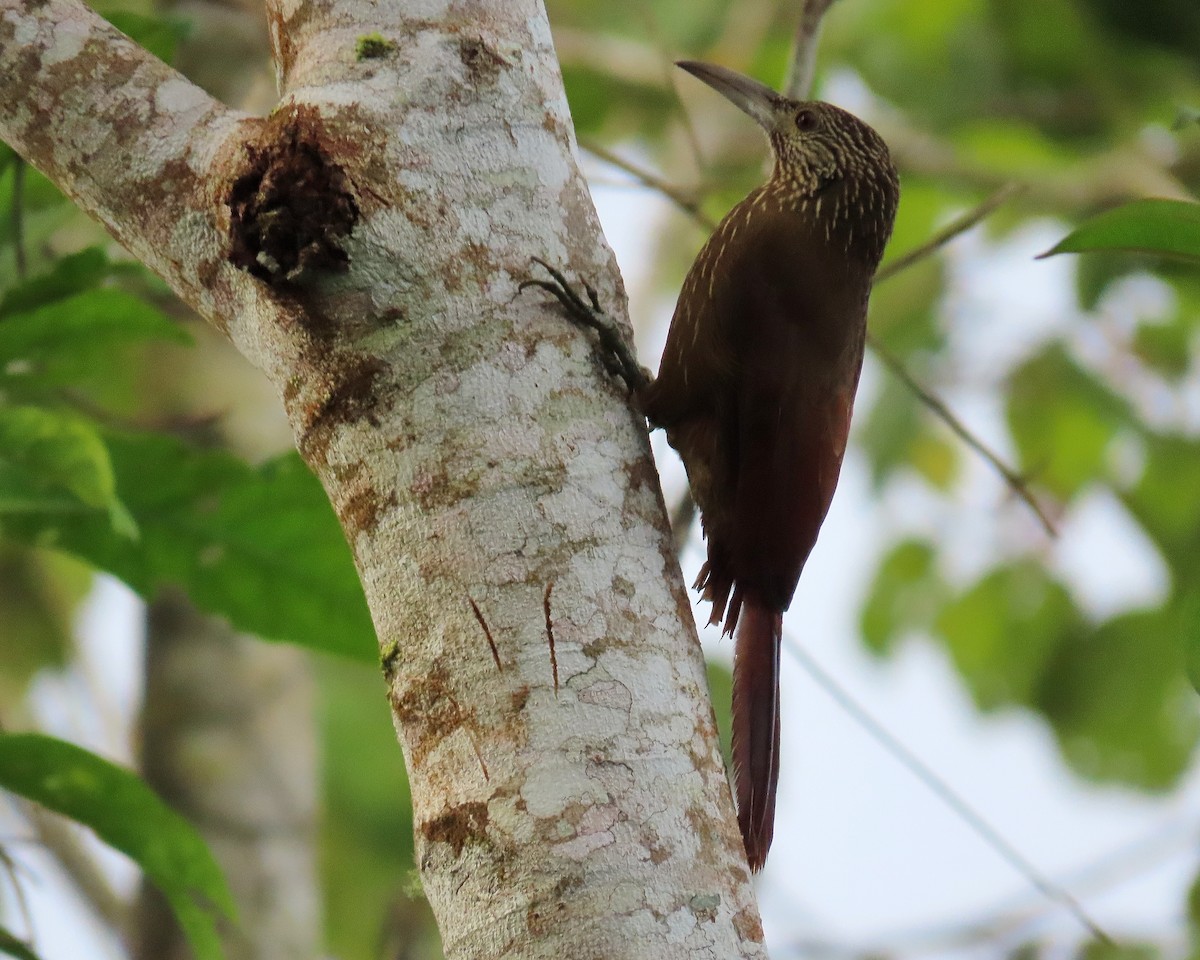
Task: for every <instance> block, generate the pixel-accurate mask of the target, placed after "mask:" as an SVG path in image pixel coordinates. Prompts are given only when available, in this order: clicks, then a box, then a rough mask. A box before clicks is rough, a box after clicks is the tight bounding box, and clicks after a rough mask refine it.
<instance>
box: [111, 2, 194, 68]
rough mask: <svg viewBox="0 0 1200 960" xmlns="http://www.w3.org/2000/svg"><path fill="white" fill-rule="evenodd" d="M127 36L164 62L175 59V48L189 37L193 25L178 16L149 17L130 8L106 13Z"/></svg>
mask: <svg viewBox="0 0 1200 960" xmlns="http://www.w3.org/2000/svg"><path fill="white" fill-rule="evenodd" d="M105 19H106V20H108V22H109V23H111V24H112V25H113V26H114V27H116V28H117V29H118V30H120V31H121V32H122V33H123V34H125V36H127V37H129V39H131V40H133V41H134V42H135V43H138V44H140V45H141V46H143V47H145V49H147V50H149V51H150V52H151V53H152V54H154V56H156V57H158V59H159V60H161V61H163V62H164V63H170V62H171V61H172V60H173V59H175V48H176V47H178V46H179V44H180V43H181V42H182V41H183V40H185V39H186V38H187V35H188V33H189V32H190V30H191V25H190V24H189V23H188V22H187V21H186V20H180V19H178V18H176V17H148V16H145V15H144V14H140V13H133V12H132V11H129V10H120V11H115V10H114V11H112V12H111V13H107V14H105Z"/></svg>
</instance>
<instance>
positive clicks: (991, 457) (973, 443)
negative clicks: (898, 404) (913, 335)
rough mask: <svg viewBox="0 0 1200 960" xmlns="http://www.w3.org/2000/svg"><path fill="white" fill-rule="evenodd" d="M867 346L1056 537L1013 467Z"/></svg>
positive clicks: (885, 353)
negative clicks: (985, 462) (978, 456)
mask: <svg viewBox="0 0 1200 960" xmlns="http://www.w3.org/2000/svg"><path fill="white" fill-rule="evenodd" d="M867 343H869V344H870V346H871V349H872V350H874V351H875V355H876V356H877V357H878V358H879V359H880V360H881V361H882V362H883V365H884V366H885V367H887V368H888V369H889V370H890V371H892V373H893V374H894V375H895V376H896V377H897V378H898V379H899V380H900V382H901V383H903V384H904V385H905V386H906V387H908V389H909V390H911V391H912V392H913V394H914V395H916V397H917V399H918V400H920V401H921V402H922V403H923V404H925V406H927V407H928V408H929V409H930V410H932V411H933V412H934V413H935V414H936V415H937V416H938V418H939V419H941V421H942V422H943V423H945V424H946V426H947V427H949V428H950V430H951V431H952V432H953V433H954V435H955V436H956V437H958V438H959V439H960V440H961V441H962V442H963V443H965V444H966V445H967V446H968V447H970V448H971V449H972V450H974V451H975V452H976V453H977V454H979V455H980V456H981V457H983V459H984V460H986V461H987V462H988V463H990V464H991V465H992V467H993V469H995V471H996V472H997V473H998V474H1000V476H1001V477H1003V478H1004V482H1005V483H1006V484H1007V485H1008V488H1009V489H1010V490H1012V492H1013V493H1015V494H1016V495H1017V496H1018V497H1019V498H1020V499H1021V500H1022V501H1024V503H1025V504H1026V506H1028V507H1029V509H1030V510H1032V511H1033V512H1034V514H1035V515H1036V516H1037V518H1038V521H1039V522H1040V523H1041V525H1042V529H1043V530H1045V531H1046V534H1047V535H1048V536H1050V537H1057V536H1058V529H1057V528H1056V527H1055V526H1054V523H1053V522H1052V521H1051V520H1050V518H1049V517H1048V516H1047V515H1046V511H1045V510H1043V509H1042V505H1041V504H1040V503H1038V501H1037V498H1036V497H1034V495H1033V492H1032V491H1031V490H1030V489H1029V484H1028V483H1026V482H1025V478H1024V477H1022V476H1020V474H1018V473H1017V472H1016V471H1015V470H1013V469H1012V467H1010V466H1008V464H1006V463H1005V462H1004V461H1003V460H1001V459H1000V457H999V455H998V454H996V453H995V452H994V451H993V450H992V449H991V448H990V447H988V446H987V444H985V443H984V442H983V441H982V440H980V439H979V438H978V437H977V436H975V434H973V433H972V432H971V431H970V430H969V429H967V427H966V426H965V425H964V424H963V422H962V421H961V420H959V419H958V417H956V416H955V415H954V414H953V413H952V412H951V410H950V408H949V407H947V406H946V404H945V403H943V402H942V400H941V398H940V397H938V396H937V395H936V394H933V393H931V392H930V391H929V390H927V389H926V388H925V387H923V386H922V385H921V384H920V383H918V382H917V379H916V378H915V377H914V376H913V375H912V374H911V373H909V371H908V368H907V367H905V366H904V364H903V363H902V362H901V361H900V358H899V357H897V356H896V355H895V354H894V353H892V352H891V351H890V350H888V349H887V347H885V346H883V345H882V344H881V343H880V342H879V341H878V340H876V339H875V338H874V337H872V336H871V335H870V334H867Z"/></svg>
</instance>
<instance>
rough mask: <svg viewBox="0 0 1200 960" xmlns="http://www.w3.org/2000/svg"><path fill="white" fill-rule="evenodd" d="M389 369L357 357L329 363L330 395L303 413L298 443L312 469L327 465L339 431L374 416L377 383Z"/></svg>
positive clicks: (362, 357) (326, 378) (369, 359)
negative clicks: (330, 446) (339, 428)
mask: <svg viewBox="0 0 1200 960" xmlns="http://www.w3.org/2000/svg"><path fill="white" fill-rule="evenodd" d="M387 369H388V367H387V364H385V363H384V362H383V361H382V360H379V359H377V358H375V357H367V356H359V355H354V354H348V355H346V356H345V357H342V358H340V360H338V361H330V364H329V370H328V371H327V372H326V374H325V378H324V379H325V381H326V382H327V392H326V393H325V395H324V398H323V399H322V400H321V402H320V403H316V404H314V405H313V406H312V407H311V408H310V409H308V410H305V411H304V413H303V421H304V422H303V426H302V427H301V430H300V438H299V441H298V443H297V446H298V447H299V449H300V453H301V455H302V456H303V457H304V459H305V460H306V461H307V462H308V463H309V464H310V465H312V466H316V465H317V464H323V463H325V462H326V459H327V454H328V450H329V443H330V441H331V439H332V438H333V434H334V430H335V428H336V427H338V426H339V425H341V424H345V423H351V422H354V421H357V420H361V419H363V418H364V417H365V418H368V419H370V418H372V417H373V416H374V411H375V406H376V404H377V403H379V396H378V382H379V380H380V378H381V377H382V376H383V374H384V373H386V372H387Z"/></svg>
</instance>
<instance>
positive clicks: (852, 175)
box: [677, 60, 895, 192]
mask: <svg viewBox="0 0 1200 960" xmlns="http://www.w3.org/2000/svg"><path fill="white" fill-rule="evenodd" d="M677 65H678V66H680V67H682V68H683V69H684V70H686V71H687V72H688V73H690V74H691V75H692V76H694V77H696V78H697V79H699V80H702V81H704V82H705V83H706V84H708V85H709V86H710V87H712V88H713V89H714V90H716V91H717V92H718V93H719V94H721V95H722V96H723V97H725V99H727V100H729V101H730V102H731V103H733V104H734V105H735V106H736V107H738V109H740V110H741V111H742V112H743V113H746V114H749V115H750V116H751V117H753V118H754V120H755V121H757V123H758V125H759V126H760V127H762V128H763V130H764V131H766V134H767V137H768V139H769V140H770V141H771V148H772V150H773V151H774V153H775V176H776V177H777V178H786V179H787V180H793V181H796V182H797V185H798V186H801V187H802V188H807V189H808V190H810V191H812V192H816V191H818V190H820V189H821V188H822V187H824V186H826V185H827V184H829V183H831V182H834V181H837V180H855V179H860V178H865V179H874V178H876V177H879V176H883V177H885V178H887V179H890V180H891V181H893V182H894V180H895V169H894V168H893V166H892V161H891V157H890V156H889V154H888V149H887V145H886V144H885V143H884V142H883V138H882V137H880V136H879V134H877V133H876V132H875V131H874V130H873V129H871V127H869V126H868V125H867V124H865V123H863V122H862V121H861V120H859V119H858V117H856V116H854V114H852V113H848V112H847V111H845V110H842V109H841V108H840V107H835V106H833V105H832V104H829V103H823V102H822V101H820V100H792V99H789V98H788V97H785V96H783V95H782V94H779V93H776V92H775V91H774V90H772V89H771V88H770V87H768V86H766V85H765V84H762V83H759V82H758V81H757V80H754V79H752V78H750V77H747V76H745V75H743V74H740V73H735V72H734V71H733V70H727V69H726V68H725V67H718V66H716V65H715V64H711V63H700V62H698V61H695V60H681V61H679V63H678V64H677Z"/></svg>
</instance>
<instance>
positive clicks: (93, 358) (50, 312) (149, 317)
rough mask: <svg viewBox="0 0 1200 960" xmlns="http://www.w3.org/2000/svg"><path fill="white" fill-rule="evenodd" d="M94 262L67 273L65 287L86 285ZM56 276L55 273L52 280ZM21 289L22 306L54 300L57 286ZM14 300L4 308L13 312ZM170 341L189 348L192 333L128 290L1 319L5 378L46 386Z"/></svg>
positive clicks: (87, 295) (81, 296)
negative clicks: (148, 344) (146, 344)
mask: <svg viewBox="0 0 1200 960" xmlns="http://www.w3.org/2000/svg"><path fill="white" fill-rule="evenodd" d="M94 268H95V265H94V263H76V264H75V265H74V266H73V267H72V268H71V269H70V270H69V271H68V270H64V272H63V274H62V275H61V276H62V277H63V282H64V284H65V285H67V286H70V285H72V284H84V283H86V282H87V280H88V279H89V278H90V276H92V275H93V274H91V271H92V270H94ZM52 277H54V274H51V278H52ZM51 278H47V285H46V286H38V285H37V281H35V282H34V283H31V284H26V285H25V286H24V287H21V288H18V289H17V290H16V291H14V294H13V295H12V297H13V298H15V302H16V303H18V304H19V303H22V302H30V301H33V302H36V301H37V300H38V299H39V298H41V297H43V296H49V291H50V290H51V289H53V288H52V286H50V284H52V283H53V282H54V281H53V280H52V279H51ZM8 304H9V298H6V300H5V303H4V306H5V308H7V307H8ZM146 340H165V341H169V342H174V343H181V344H186V343H190V342H191V337H190V336H189V335H188V334H187V332H186V331H185V330H184V329H183V328H182V327H180V326H179V324H177V323H175V322H174V321H173V320H171V319H170V318H169V317H167V316H166V315H165V314H163V313H162V312H161V311H159V310H157V309H156V308H155V307H152V306H151V305H150V304H148V303H146V302H145V301H144V300H141V299H140V298H138V297H135V296H133V295H132V294H129V293H125V292H124V291H122V290H110V289H99V290H86V291H85V292H82V293H77V294H74V295H73V296H69V297H67V298H65V299H56V300H51V301H48V302H41V303H40V304H39V305H37V306H33V307H32V308H31V309H27V310H22V311H21V312H17V313H12V314H10V315H8V316H3V317H0V373H2V374H3V375H4V376H5V377H7V378H10V379H13V380H18V379H22V378H35V379H37V380H38V381H39V382H40V383H42V384H49V385H54V384H71V383H75V382H76V381H78V380H80V379H84V378H86V377H87V376H95V374H96V371H97V370H106V369H108V368H109V366H110V364H111V363H112V362H114V360H115V357H116V355H117V352H118V351H119V350H120V349H122V348H125V347H127V346H128V345H129V344H131V343H137V342H141V341H146Z"/></svg>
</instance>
